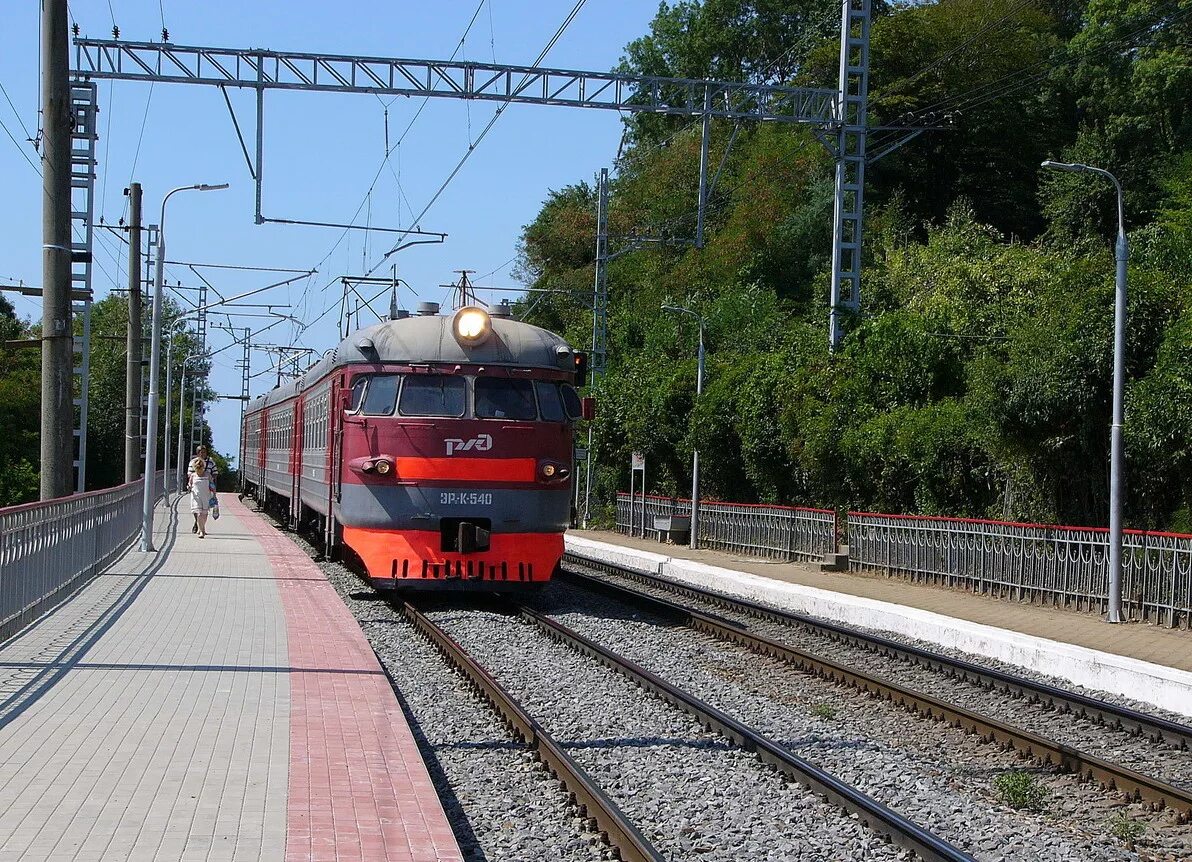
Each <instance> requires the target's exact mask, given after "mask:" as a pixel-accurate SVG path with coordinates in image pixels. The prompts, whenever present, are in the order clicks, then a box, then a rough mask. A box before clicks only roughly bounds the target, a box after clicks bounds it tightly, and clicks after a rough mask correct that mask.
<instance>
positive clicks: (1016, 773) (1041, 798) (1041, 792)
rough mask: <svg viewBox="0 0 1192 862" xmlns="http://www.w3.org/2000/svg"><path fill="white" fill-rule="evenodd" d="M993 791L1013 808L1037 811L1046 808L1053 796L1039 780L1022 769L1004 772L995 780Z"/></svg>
mask: <svg viewBox="0 0 1192 862" xmlns="http://www.w3.org/2000/svg"><path fill="white" fill-rule="evenodd" d="M993 789H994V790H996V791H997V795H998V798H999V799H1001V800H1002V802H1004V803H1005V804H1007V805H1009V806H1010V807H1011V808H1026V809H1032V810H1035V811H1038V810H1041V809H1042V808H1044V807H1045V804H1046V802H1047V797H1048V796H1050V795H1051V791H1050V790H1048V789H1047V788H1046V787H1045V786H1043V784H1042V783H1041V782H1040V781H1039V779H1037V778H1035V776H1033V775H1031V774H1030V773H1029V772H1023V771H1022V770H1020V769H1013V770H1011V771H1009V772H1003V773H1002V774H1001V775H999V776H998V777H997V778H995V779H993Z"/></svg>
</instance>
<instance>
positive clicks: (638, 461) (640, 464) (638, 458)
mask: <svg viewBox="0 0 1192 862" xmlns="http://www.w3.org/2000/svg"><path fill="white" fill-rule="evenodd" d="M639 470H640V471H641V474H642V481H641V489H642V509H641V512H642V520H641V536H642V538H643V539H644V538H645V537H646V456H645V455H643V454H642V453H641V452H634V453H633V454H632V455H630V456H629V535H631V536H632V535H634V532H633V527H634V517H633V509H634V505H633V504H634V499H635V498H634V493H633V487H634V484H635V482H634V480H635V479H636V478H637V473H638V471H639Z"/></svg>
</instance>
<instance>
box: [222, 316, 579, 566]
mask: <svg viewBox="0 0 1192 862" xmlns="http://www.w3.org/2000/svg"><path fill="white" fill-rule="evenodd" d="M585 365H586V356H585V355H584V354H583V353H581V352H578V351H575V350H573V349H572V348H571V347H570V346H569V345H568V344H567V342H566V341H564V340H563V339H562V338H560V337H559V336H557V335H554V334H552V333H550V332H548V331H546V330H544V329H540V328H538V327H536V326H531V325H529V324H527V323H522V322H520V321H517V320H514V319H512V318H511V317H510V316H509V312H508V306H506V305H502V306H498V307H495V308H493V309H492V311H491V313H490V312H489V311H485V310H484V309H482V308H477V307H466V308H462V309H460V310H459V311H457V312H456V313H455V314H453V315H450V316H448V315H441V314H439V309H438V306H437V305H436V304H434V303H423V304H422V306H420V308H419V312H418V314H417V315H415V316H408V315H405V314H404V313H401V312H399V313H398V315H397V318H396V319H393V320H388V321H385V322H383V323H380V324H377V325H376V326H371V327H368V328H366V329H362V330H359V331H358V332H356V333H354V334H353V335H351V336H349V337H348V338H347V339H345V340H344V341H343V342H341V343H340V344H339V345H338V346H337V347H336V348H335V349H334V350H331V351H328V352H327V354H326V355H325V356H324V357H323V358H322V359H321V360H320V361H319V362H318V363H316V364H315V365H314V366H313V367H311V369H310V370H309V371H307V372H306V374H305V375H303V376H302V377H301V378H300V379H298V380H295V381H293V382H291V383H288V384H285V385H283V386H279V387H278V388H277V389H274V390H273V391H272V392H270V393H268V394H267V395H265V396H263V397H261V398H258V399H256V400H255V401H253V402H251V403H250V404H249V405H248V407H247V410H246V412H245V420H244V421H245V426H244V433H243V435H242V443H241V446H242V451H241V461H240V463H241V464H242V465H243V481H244V491H245V493H247V494H251V495H253V496H255V497H256V498H257V499H258V501H260V502H262V503H264V504H266V505H267V506H269V507H271V508H273V509H274V510H275V511H278V513H279V514H281V515H283V516H285V517H288V518H289V520H290V522H291V523H292V524H296V525H299V526H301V527H304V528H306V527H313V528H315V529H316V530H317V531H318V532H319V534H320V535H321V536H322V539H323V541H324V542H325V543H326V547H327V548H328V550H329V551H331V552H332V553H343V552H344V551H345V549H346V550H347V551H348V552H350V554H351V555H354V556H355V557H356V558H358V560H359V561H360V563H362V564H363V567H364V569H365V571H366V572H367V575H368V578H369V580H370V581H371V582H372V583H373V585H374V586H376V587H379V588H383V589H384V588H390V589H392V588H422V589H427V588H438V589H452V588H455V589H460V588H473V589H476V588H479V589H505V588H508V587H510V586H516V585H522V586H527V585H530V586H532V585H541V584H542V583H544V582H546V581H548V580H549V579H550V578H551V576H552V574H553V573H554V571H555V569H556V568H557V566H558V564H559V560H560V558H561V557H562V555H563V532H564V530H566V529H567V526H568V524H569V522H570V519H571V501H572V481H573V472H574V463H573V459H574V451H575V449H574V425H575V422H576V421H577V420H578V419H580V418H581V414H582V413H583V412H584V407H585V404H584V402H582V401H581V399H580V398H579V396H578V394H577V392H576V388H575V387H576V384H582V380H583V376H584V372H585Z"/></svg>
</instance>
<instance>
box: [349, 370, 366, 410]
mask: <svg viewBox="0 0 1192 862" xmlns="http://www.w3.org/2000/svg"><path fill="white" fill-rule="evenodd" d="M367 385H368V377H357V378H356V382H355V383H353V384H352V397H351V398H349V399H348V412H349V413H355V412H356V411H357V410H359V409H360V401H361V399H363V398H364V387H365V386H367Z"/></svg>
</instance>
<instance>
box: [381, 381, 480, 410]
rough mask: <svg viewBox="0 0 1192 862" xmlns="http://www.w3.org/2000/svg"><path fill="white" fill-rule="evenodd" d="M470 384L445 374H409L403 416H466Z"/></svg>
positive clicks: (404, 394)
mask: <svg viewBox="0 0 1192 862" xmlns="http://www.w3.org/2000/svg"><path fill="white" fill-rule="evenodd" d="M466 396H467V384H466V383H465V381H464V378H462V377H450V376H448V375H446V374H427V375H410V376H408V377H406V382H405V385H403V386H402V388H401V401H400V402H399V404H398V409H399V410H400V411H401V415H402V416H463V415H464V401H465V400H466Z"/></svg>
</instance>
